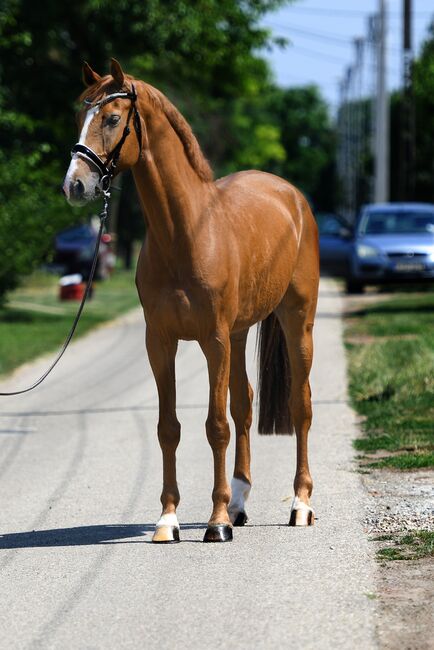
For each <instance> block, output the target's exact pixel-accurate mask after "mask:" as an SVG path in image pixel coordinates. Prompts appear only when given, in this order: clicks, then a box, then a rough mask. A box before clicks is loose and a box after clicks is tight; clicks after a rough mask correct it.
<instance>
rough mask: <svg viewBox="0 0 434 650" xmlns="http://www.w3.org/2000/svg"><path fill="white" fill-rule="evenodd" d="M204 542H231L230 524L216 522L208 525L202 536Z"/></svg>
mask: <svg viewBox="0 0 434 650" xmlns="http://www.w3.org/2000/svg"><path fill="white" fill-rule="evenodd" d="M203 541H204V542H231V541H232V526H229V525H228V524H217V525H212V526H208V528H207V529H206V531H205V535H204V538H203Z"/></svg>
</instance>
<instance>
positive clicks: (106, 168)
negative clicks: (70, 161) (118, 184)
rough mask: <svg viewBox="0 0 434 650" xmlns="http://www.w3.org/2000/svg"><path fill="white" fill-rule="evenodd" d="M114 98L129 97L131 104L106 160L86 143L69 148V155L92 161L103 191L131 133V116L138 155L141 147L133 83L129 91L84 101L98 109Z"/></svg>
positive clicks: (140, 131) (107, 186) (111, 176)
mask: <svg viewBox="0 0 434 650" xmlns="http://www.w3.org/2000/svg"><path fill="white" fill-rule="evenodd" d="M115 99H130V100H131V106H130V109H129V111H128V116H127V121H126V124H125V127H124V130H123V133H122V136H121V138H120V140H119V142H118V143H117V145H116V146H115V147H114V148H113V149H112V150H111V152H110V153H109V154H108V155H107V158H106V160H105V161H104V160H103V159H102V158H100V156H98V154H97V153H95V151H93V149H91V148H90V147H88V146H87V145H86V144H81V143H80V142H77V144H75V145H74V146H73V147H72V149H71V156H74V155H76V156H80V158H84V159H85V160H87V161H89V162H90V163H92V164H93V165H94V167H96V169H97V170H98V172H99V176H100V180H99V184H100V186H101V189H102V190H103V192H107V191H108V190H109V188H110V184H111V181H112V179H113V176H114V175H115V170H116V165H117V164H118V160H119V156H120V153H121V149H122V147H123V145H124V142H125V140H126V139H127V137H128V136H129V134H130V133H131V130H130V121H131V117H133V125H134V130H135V132H136V136H137V141H138V143H139V155H140V152H141V149H142V125H141V122H140V115H139V111H138V110H137V106H136V101H137V93H136V90H135V88H134V85H133V84H131V91H121V92H118V93H112V94H111V95H107V97H104V98H103V99H100V100H99V101H98V102H95V103H94V102H91V101H89V100H86V99H85V100H84V102H85V104H88V105H89V106H92V108H97V109H98V111H99V110H100V109H101V108H102V107H103V106H105V105H106V104H109V103H110V102H113V101H114V100H115Z"/></svg>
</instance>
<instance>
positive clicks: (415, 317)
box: [346, 292, 434, 470]
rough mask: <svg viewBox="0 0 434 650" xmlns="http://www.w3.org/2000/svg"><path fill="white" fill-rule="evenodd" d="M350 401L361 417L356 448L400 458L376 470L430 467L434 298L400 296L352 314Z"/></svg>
mask: <svg viewBox="0 0 434 650" xmlns="http://www.w3.org/2000/svg"><path fill="white" fill-rule="evenodd" d="M346 341H347V350H348V355H349V379H350V382H349V383H350V385H349V388H350V396H351V400H352V404H353V406H354V408H355V409H356V410H357V411H358V413H360V414H361V415H363V416H364V422H363V431H364V433H365V435H364V436H363V437H362V438H360V439H358V440H356V441H355V447H356V448H357V449H358V450H360V451H362V452H365V453H373V452H375V451H377V450H379V449H382V450H386V451H390V452H397V451H399V452H402V453H400V454H398V455H396V453H394V454H393V455H391V456H388V457H385V458H384V457H383V458H381V460H379V461H378V462H377V463H374V465H375V467H394V468H397V469H401V470H402V469H414V468H419V467H432V466H434V451H433V450H434V426H433V422H434V294H433V293H428V292H426V293H422V294H414V295H408V294H407V295H405V294H404V295H398V296H397V297H396V298H393V299H392V300H388V301H385V302H378V303H375V304H370V305H367V306H364V307H363V308H361V309H359V310H358V311H356V312H353V313H351V315H350V317H349V318H348V321H347V328H346Z"/></svg>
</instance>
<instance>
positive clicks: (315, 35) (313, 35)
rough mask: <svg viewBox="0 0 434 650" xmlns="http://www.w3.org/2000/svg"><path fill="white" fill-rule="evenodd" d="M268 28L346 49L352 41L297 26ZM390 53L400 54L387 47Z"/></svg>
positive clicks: (272, 25) (272, 24) (275, 25)
mask: <svg viewBox="0 0 434 650" xmlns="http://www.w3.org/2000/svg"><path fill="white" fill-rule="evenodd" d="M268 26H269V27H272V28H273V29H282V30H284V31H287V32H295V33H296V34H300V35H301V36H302V37H303V38H308V39H310V40H312V39H313V40H317V39H320V40H323V41H327V42H332V43H334V44H335V45H339V46H341V47H346V48H348V47H349V46H351V45H352V43H353V39H351V38H346V37H345V36H340V35H338V34H330V33H325V32H312V31H310V30H307V29H302V28H301V27H298V26H293V25H282V24H278V23H271V22H270V24H269V25H268ZM388 49H389V50H390V51H391V52H394V53H397V54H400V53H401V50H400V49H399V48H398V47H393V46H391V47H389V48H388Z"/></svg>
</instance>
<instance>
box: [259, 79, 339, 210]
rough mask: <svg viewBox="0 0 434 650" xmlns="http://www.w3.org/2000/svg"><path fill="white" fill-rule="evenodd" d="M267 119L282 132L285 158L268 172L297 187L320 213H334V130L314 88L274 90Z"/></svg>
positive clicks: (267, 103) (268, 105)
mask: <svg viewBox="0 0 434 650" xmlns="http://www.w3.org/2000/svg"><path fill="white" fill-rule="evenodd" d="M266 106H267V110H268V114H269V118H270V119H271V120H273V122H274V123H275V124H276V126H277V127H278V128H279V131H280V133H281V143H282V146H283V148H284V150H285V154H286V155H285V158H280V159H276V158H275V160H274V161H273V162H272V163H271V164H270V165H269V170H270V171H272V172H274V173H275V174H278V175H279V176H283V177H284V178H287V179H288V180H290V181H291V183H294V185H297V187H299V188H300V189H301V190H302V191H303V192H304V193H305V194H306V195H307V197H308V198H310V199H311V200H312V202H313V204H314V207H315V208H317V209H321V210H333V209H334V208H335V205H336V196H335V191H334V185H335V183H334V180H335V178H334V159H335V147H336V142H335V131H334V128H333V127H332V124H331V121H330V116H329V112H328V109H327V105H326V104H325V102H324V100H323V99H322V98H321V96H320V93H319V91H318V89H317V88H316V87H315V86H307V87H305V88H289V89H286V90H283V89H279V88H275V89H273V91H272V92H270V93H269V94H268V96H267V100H266Z"/></svg>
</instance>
